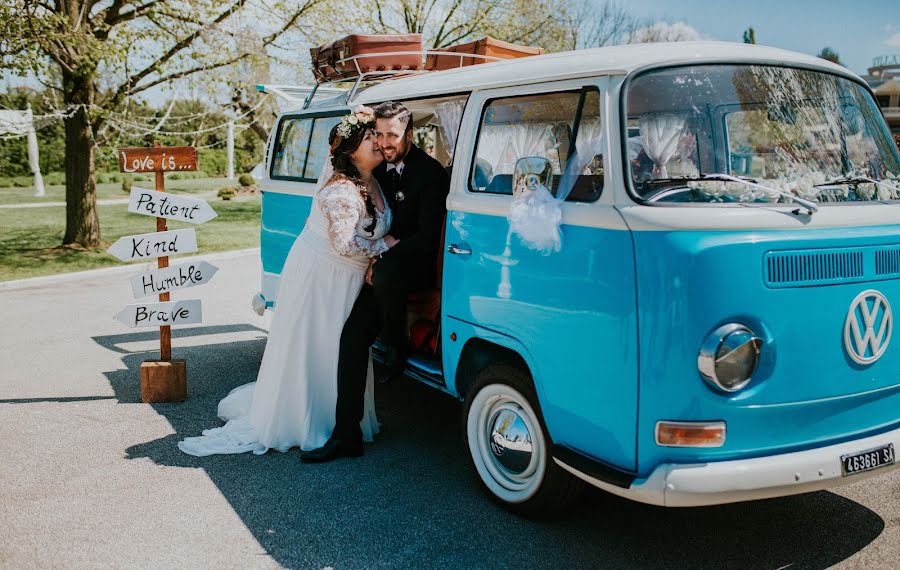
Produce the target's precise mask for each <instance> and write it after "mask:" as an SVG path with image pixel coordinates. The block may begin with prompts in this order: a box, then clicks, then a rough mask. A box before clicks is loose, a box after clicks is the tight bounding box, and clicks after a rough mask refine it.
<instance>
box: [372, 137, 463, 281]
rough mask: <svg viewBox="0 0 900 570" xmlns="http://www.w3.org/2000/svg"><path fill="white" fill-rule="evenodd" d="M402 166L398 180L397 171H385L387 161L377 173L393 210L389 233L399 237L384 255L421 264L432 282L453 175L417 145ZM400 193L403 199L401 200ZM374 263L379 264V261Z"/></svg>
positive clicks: (417, 264) (376, 176) (412, 148)
mask: <svg viewBox="0 0 900 570" xmlns="http://www.w3.org/2000/svg"><path fill="white" fill-rule="evenodd" d="M403 165H404V166H403V174H402V175H400V176H399V179H398V177H397V176H396V174H394V173H388V172H386V170H387V163H384V164H381V165H380V166H379V167H378V168H376V169H375V172H374V175H375V178H376V179H377V180H378V183H379V184H380V185H381V188H382V190H383V191H384V193H385V196H386V198H387V201H388V204H389V205H390V207H391V210H392V212H393V221H392V223H391V229H390V232H389V233H390V235H392V236H394V237H395V238H397V239H399V240H400V243H399V244H397V245H396V246H395V247H393V248H392V249H391V250H389V251H388V252H387V253H385V254H384V255H383V256H382V257H383V258H391V257H405V258H408V260H409V261H410V262H414V264H415V267H416V268H418V267H419V265H420V264H422V270H423V271H424V272H426V273H427V274H428V277H430V278H431V280H432V282H433V281H434V280H435V277H436V276H435V272H436V268H437V258H438V255H440V253H441V252H439V251H438V249H439V248H440V243H441V229H442V226H443V223H444V216H446V214H447V194H448V193H449V191H450V177H449V176H448V175H447V171H446V170H445V169H444V167H443V166H441V163H440V162H438V161H437V160H435V159H434V158H432V157H430V156H429V155H428V153H426V152H425V151H424V150H422V149H420V148H419V147H417V146H415V145H413V146H412V147H411V148H410V150H409V152H408V153H407V154H406V157H405V158H404V159H403ZM401 192H402V198H403V199H402V200H400V199H399V198H400V195H399V193H401ZM375 265H376V267H377V266H378V264H377V263H376V264H375ZM404 265H408V264H404ZM410 277H419V276H410ZM414 280H418V279H414ZM433 284H434V283H432V285H433ZM418 288H420V287H416V286H414V287H412V289H418Z"/></svg>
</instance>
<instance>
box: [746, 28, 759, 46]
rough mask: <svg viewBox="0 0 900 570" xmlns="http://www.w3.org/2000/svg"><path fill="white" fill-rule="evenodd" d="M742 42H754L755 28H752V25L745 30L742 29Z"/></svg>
mask: <svg viewBox="0 0 900 570" xmlns="http://www.w3.org/2000/svg"><path fill="white" fill-rule="evenodd" d="M744 43H745V44H755V43H756V30H754V29H753V26H750V27H749V28H747V29H746V30H744Z"/></svg>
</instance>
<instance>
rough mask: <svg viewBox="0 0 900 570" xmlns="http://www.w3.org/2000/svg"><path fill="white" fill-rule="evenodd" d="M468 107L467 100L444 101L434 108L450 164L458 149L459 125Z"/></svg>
mask: <svg viewBox="0 0 900 570" xmlns="http://www.w3.org/2000/svg"><path fill="white" fill-rule="evenodd" d="M465 106H466V101H465V99H455V100H453V101H444V102H443V103H441V104H439V105H438V106H437V107H435V108H434V116H435V117H437V120H438V122H439V123H440V124H439V125H438V131H439V132H440V133H441V138H442V139H443V140H444V146H445V147H446V149H447V154H448V155H450V162H451V163H452V162H453V151H454V149H455V148H456V137H457V136H458V135H459V125H460V123H462V115H463V109H464V108H465Z"/></svg>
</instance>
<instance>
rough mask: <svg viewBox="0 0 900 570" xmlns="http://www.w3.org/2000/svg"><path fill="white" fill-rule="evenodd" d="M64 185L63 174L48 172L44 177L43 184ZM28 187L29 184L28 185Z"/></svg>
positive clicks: (64, 176)
mask: <svg viewBox="0 0 900 570" xmlns="http://www.w3.org/2000/svg"><path fill="white" fill-rule="evenodd" d="M65 183H66V173H65V172H50V173H48V174H47V175H46V176H44V184H48V185H54V186H62V185H64V184H65ZM29 185H30V183H29Z"/></svg>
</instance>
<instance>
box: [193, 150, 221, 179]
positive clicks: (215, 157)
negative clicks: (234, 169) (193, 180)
mask: <svg viewBox="0 0 900 570" xmlns="http://www.w3.org/2000/svg"><path fill="white" fill-rule="evenodd" d="M197 161H198V162H199V163H200V165H201V166H202V167H203V170H205V171H206V172H207V173H208V174H209V175H210V176H222V175H224V174H225V170H226V168H227V166H228V157H227V156H225V151H224V150H223V149H219V148H201V149H200V150H199V151H197Z"/></svg>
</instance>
